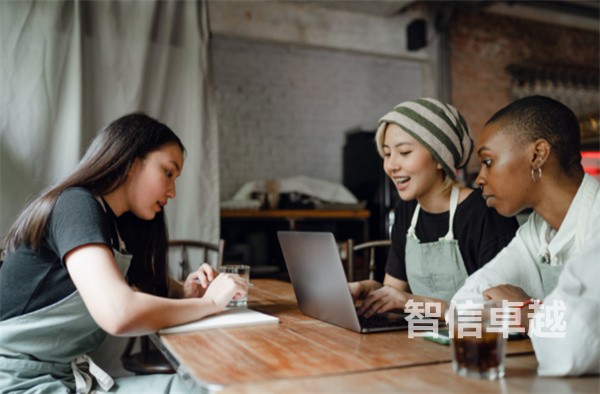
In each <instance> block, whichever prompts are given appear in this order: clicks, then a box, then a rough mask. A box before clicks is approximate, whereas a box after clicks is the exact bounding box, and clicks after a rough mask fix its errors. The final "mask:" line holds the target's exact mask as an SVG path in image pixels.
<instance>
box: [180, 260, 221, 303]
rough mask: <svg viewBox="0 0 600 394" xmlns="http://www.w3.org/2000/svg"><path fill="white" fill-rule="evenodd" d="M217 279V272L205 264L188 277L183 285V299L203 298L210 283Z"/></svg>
mask: <svg viewBox="0 0 600 394" xmlns="http://www.w3.org/2000/svg"><path fill="white" fill-rule="evenodd" d="M216 277H217V272H216V271H215V270H213V268H212V267H211V266H210V265H208V264H206V263H204V264H202V265H201V266H200V268H198V269H197V270H196V271H194V272H192V273H191V274H189V275H188V277H187V278H186V280H185V283H184V284H183V298H194V297H202V296H203V295H204V293H205V292H206V289H207V288H208V285H209V284H210V282H212V281H213V280H214V279H215V278H216Z"/></svg>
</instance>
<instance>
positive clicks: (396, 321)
mask: <svg viewBox="0 0 600 394" xmlns="http://www.w3.org/2000/svg"><path fill="white" fill-rule="evenodd" d="M405 316H407V315H406V314H404V313H402V314H401V313H384V314H380V315H373V316H371V317H368V318H367V317H364V316H359V317H358V320H359V322H360V326H361V327H362V328H378V327H389V326H397V325H402V324H403V323H405V322H406V319H405Z"/></svg>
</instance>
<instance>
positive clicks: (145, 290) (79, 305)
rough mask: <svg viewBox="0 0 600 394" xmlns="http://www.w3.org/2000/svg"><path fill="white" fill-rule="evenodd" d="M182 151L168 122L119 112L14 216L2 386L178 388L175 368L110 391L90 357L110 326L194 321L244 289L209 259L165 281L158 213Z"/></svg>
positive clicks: (2, 318)
mask: <svg viewBox="0 0 600 394" xmlns="http://www.w3.org/2000/svg"><path fill="white" fill-rule="evenodd" d="M184 152H185V149H184V146H183V144H182V142H181V141H180V140H179V138H178V137H177V136H176V135H175V134H174V133H173V131H172V130H171V129H169V128H168V127H167V126H166V125H164V124H162V123H160V122H158V121H157V120H155V119H152V118H151V117H149V116H147V115H144V114H141V113H135V114H130V115H126V116H123V117H121V118H119V119H117V120H115V121H113V122H112V123H111V124H109V125H108V126H107V127H105V128H104V129H103V130H101V132H100V133H99V134H98V136H97V137H96V138H95V139H94V141H93V142H92V144H91V146H90V148H89V149H88V151H87V153H86V154H85V156H84V157H83V159H82V160H81V161H80V163H79V164H78V165H77V167H76V168H75V170H74V171H73V172H72V173H71V174H70V175H69V176H68V177H67V178H66V179H64V180H63V181H61V182H59V183H58V184H57V185H55V186H53V187H51V188H50V189H48V190H47V191H45V192H43V193H42V195H41V196H40V197H38V198H37V199H36V200H35V201H33V202H32V203H31V204H29V205H28V206H27V207H26V208H25V210H24V211H23V212H22V213H21V214H20V216H19V217H18V218H17V220H16V222H15V223H14V225H13V226H12V227H11V228H10V229H9V231H8V234H7V236H6V237H5V240H4V248H5V252H6V255H5V259H4V262H3V263H2V266H1V269H0V298H1V299H2V302H1V303H0V386H1V387H2V388H3V390H4V389H6V390H8V391H9V392H10V391H11V390H18V391H21V390H27V389H33V390H34V391H42V392H74V391H77V392H90V391H91V390H94V389H98V388H101V389H103V390H111V387H112V390H111V392H114V391H115V390H123V391H129V392H131V390H135V391H139V392H164V391H169V390H170V391H178V390H185V388H184V386H180V385H181V382H180V381H179V379H178V378H177V377H176V376H175V375H170V376H169V375H155V376H144V377H141V376H140V377H130V378H121V379H117V382H116V383H117V385H116V386H115V385H114V381H113V379H112V378H111V377H110V376H108V375H106V374H105V373H103V371H101V370H99V368H98V367H97V366H95V364H94V363H93V361H92V360H91V359H90V358H89V357H88V356H87V353H89V352H91V351H93V350H95V349H96V348H97V347H98V346H99V345H100V343H101V342H102V340H103V339H104V337H105V336H106V333H107V332H108V333H109V334H112V335H120V336H136V335H143V334H148V333H151V332H155V331H158V330H159V329H161V328H164V327H168V326H173V325H178V324H182V323H186V322H189V321H192V320H197V319H200V318H202V317H204V316H207V315H210V314H214V313H217V312H219V311H222V310H223V309H224V308H225V306H226V304H227V302H228V301H229V300H230V299H232V298H238V297H241V296H243V295H245V293H246V291H247V288H246V284H245V282H244V281H243V280H241V278H239V277H238V276H235V275H229V274H221V275H218V276H217V275H216V273H215V272H214V271H213V270H212V269H211V267H210V266H209V265H207V264H203V265H202V266H201V267H200V268H199V269H198V270H197V271H196V272H193V273H192V274H190V275H189V276H188V278H187V279H186V281H185V283H184V284H183V285H181V284H179V283H178V282H176V281H175V280H172V279H171V278H169V276H168V268H167V242H168V235H167V228H166V225H165V217H164V211H163V209H164V206H165V205H166V204H167V202H168V200H170V199H172V198H174V197H175V194H176V190H175V180H176V178H177V177H178V176H179V175H180V174H181V171H182V170H183V163H184ZM90 375H93V377H95V379H96V383H93V381H92V379H91V376H90Z"/></svg>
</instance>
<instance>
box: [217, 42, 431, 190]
mask: <svg viewBox="0 0 600 394" xmlns="http://www.w3.org/2000/svg"><path fill="white" fill-rule="evenodd" d="M211 45H212V61H213V72H214V81H215V91H216V99H217V107H218V121H219V126H218V128H219V165H220V169H219V175H220V189H221V200H227V199H229V198H231V197H232V196H233V194H234V193H235V192H236V191H237V190H238V189H239V188H240V187H241V186H242V185H243V184H244V183H245V182H247V181H249V180H261V179H269V178H277V177H289V176H295V175H306V176H310V177H315V178H320V179H324V180H328V181H333V182H339V183H341V182H342V149H343V145H344V137H345V133H346V132H347V131H349V130H351V129H363V130H373V129H375V127H376V125H377V120H378V119H379V117H380V116H382V115H383V114H384V113H386V112H387V111H389V110H390V109H391V108H392V107H393V106H394V105H395V104H397V103H398V102H400V101H403V100H407V99H411V98H414V97H417V96H420V95H421V92H422V86H423V81H422V74H423V72H422V64H421V63H420V62H419V61H411V60H403V59H399V58H392V57H379V56H373V55H364V54H357V53H352V52H347V51H334V50H325V49H318V48H314V47H313V48H310V47H303V46H295V45H283V44H273V43H267V42H258V41H249V40H241V39H233V38H225V37H218V36H217V37H215V38H214V39H213V41H212V43H211Z"/></svg>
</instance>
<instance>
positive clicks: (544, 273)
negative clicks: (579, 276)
mask: <svg viewBox="0 0 600 394" xmlns="http://www.w3.org/2000/svg"><path fill="white" fill-rule="evenodd" d="M597 191H598V183H597V182H591V183H589V184H587V185H586V187H585V188H584V189H583V190H582V193H583V195H582V201H581V203H580V204H581V207H580V208H579V215H578V217H577V224H576V228H575V248H576V251H579V250H580V249H581V246H582V244H583V239H584V237H585V236H586V229H587V223H588V220H589V217H590V215H589V212H588V209H589V207H591V206H592V204H593V203H594V196H595V195H596V193H597ZM584 207H587V209H585V208H584ZM554 234H556V231H555V230H552V229H551V228H550V226H548V229H547V231H546V240H545V241H546V243H545V244H544V245H543V246H542V248H541V250H540V252H539V253H538V259H537V260H536V262H535V265H536V267H537V269H538V272H539V274H540V279H541V280H542V288H543V290H544V296H547V295H548V294H550V292H552V290H554V288H555V287H556V285H557V284H558V277H559V276H560V273H561V272H562V270H563V268H564V266H565V264H564V263H565V262H564V261H563V262H562V264H552V260H553V259H552V256H551V253H550V250H549V247H548V244H549V242H550V241H551V240H552V238H553V236H554ZM566 241H567V240H565V241H563V242H566ZM557 249H560V248H559V247H557ZM555 258H556V257H555Z"/></svg>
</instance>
